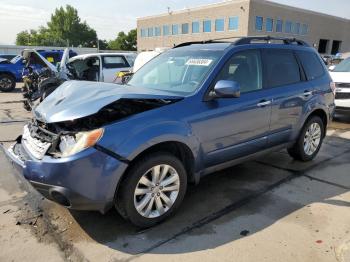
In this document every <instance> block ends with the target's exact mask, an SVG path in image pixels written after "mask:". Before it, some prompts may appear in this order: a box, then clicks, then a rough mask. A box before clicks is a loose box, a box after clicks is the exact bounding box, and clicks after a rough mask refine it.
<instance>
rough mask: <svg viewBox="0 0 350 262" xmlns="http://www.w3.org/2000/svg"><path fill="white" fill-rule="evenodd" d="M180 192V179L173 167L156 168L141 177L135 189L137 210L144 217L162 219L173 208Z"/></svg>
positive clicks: (158, 166)
mask: <svg viewBox="0 0 350 262" xmlns="http://www.w3.org/2000/svg"><path fill="white" fill-rule="evenodd" d="M179 190H180V177H179V174H178V173H177V171H176V170H175V169H174V168H173V167H172V166H170V165H165V164H163V165H157V166H154V167H152V168H151V169H149V170H148V171H147V172H145V173H144V174H143V175H142V176H141V178H140V180H139V182H138V184H137V186H136V188H135V192H134V205H135V208H136V210H137V212H138V213H139V214H140V215H141V216H143V217H146V218H156V217H160V216H162V215H163V214H165V213H166V212H167V211H168V210H169V209H170V208H171V207H172V206H173V204H174V203H175V201H176V199H177V197H178V194H179Z"/></svg>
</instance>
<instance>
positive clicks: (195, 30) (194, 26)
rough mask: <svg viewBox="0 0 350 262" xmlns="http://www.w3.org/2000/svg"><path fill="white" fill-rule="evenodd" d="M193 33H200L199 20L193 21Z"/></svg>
mask: <svg viewBox="0 0 350 262" xmlns="http://www.w3.org/2000/svg"><path fill="white" fill-rule="evenodd" d="M192 33H194V34H196V33H199V22H192Z"/></svg>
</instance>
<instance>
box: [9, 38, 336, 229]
mask: <svg viewBox="0 0 350 262" xmlns="http://www.w3.org/2000/svg"><path fill="white" fill-rule="evenodd" d="M333 111H334V84H333V83H332V80H331V78H330V76H329V74H328V72H327V69H326V68H325V66H324V64H323V62H322V60H321V58H320V57H319V55H318V54H317V53H316V51H315V50H314V48H312V47H309V46H308V45H307V44H306V43H304V42H303V41H300V40H296V39H285V38H271V37H248V38H241V39H238V40H235V42H223V40H220V41H207V42H192V43H184V44H181V45H179V46H176V47H175V48H173V49H171V50H169V51H167V52H165V53H163V54H161V55H160V56H158V57H156V58H154V59H153V60H151V61H150V62H148V63H147V64H146V65H144V66H143V67H142V68H141V69H140V70H139V71H137V72H136V73H135V74H134V75H133V76H132V78H131V79H130V80H129V81H128V83H127V84H126V85H113V84H103V83H94V82H82V81H80V82H78V81H71V82H66V83H64V84H63V85H62V86H60V87H59V88H58V89H57V90H55V91H54V92H53V93H52V94H51V95H50V96H49V97H47V98H46V99H45V100H44V101H43V102H42V103H41V104H40V105H39V106H38V107H37V108H36V109H35V110H34V115H35V117H34V118H33V120H32V121H31V122H30V123H28V124H27V125H26V126H25V127H24V131H23V135H22V136H20V137H19V138H18V139H17V143H16V144H15V145H13V146H11V147H10V148H9V149H7V150H6V154H7V156H8V158H9V160H10V161H11V162H12V164H13V166H14V168H15V169H16V170H17V171H18V172H20V173H21V174H23V175H24V177H25V178H26V179H27V180H28V181H29V182H30V183H31V184H32V185H33V187H34V188H36V189H37V190H38V191H39V192H41V193H42V194H43V195H44V196H45V197H47V198H48V199H51V200H53V201H55V202H57V203H59V204H61V205H64V206H66V207H69V208H72V209H80V210H99V211H100V212H106V211H107V210H108V209H110V208H111V207H113V206H115V207H116V208H117V210H118V211H119V213H120V214H121V215H122V216H123V217H125V218H126V219H129V220H130V221H131V222H132V223H133V224H135V225H137V226H140V227H149V226H152V225H155V224H157V223H159V222H161V221H163V220H164V219H165V218H167V217H169V216H170V215H172V214H173V213H174V212H175V211H176V209H177V208H178V207H179V206H180V204H181V202H182V201H183V199H184V196H185V193H186V188H187V184H188V183H189V182H194V183H198V182H199V180H200V178H201V177H202V176H204V175H206V174H209V173H213V172H215V171H217V170H220V169H223V168H227V167H229V166H232V165H235V164H238V163H241V162H242V161H245V160H247V159H250V158H252V157H256V156H261V155H262V154H266V153H268V152H271V151H275V150H280V149H283V148H286V149H287V150H288V152H289V154H290V155H291V156H292V157H293V158H295V159H297V160H300V161H311V160H312V159H313V158H314V157H315V156H316V155H317V153H318V152H319V150H320V147H321V145H322V141H323V139H324V137H325V133H326V127H327V124H328V123H329V122H330V121H331V119H332V115H333Z"/></svg>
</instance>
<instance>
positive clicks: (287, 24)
mask: <svg viewBox="0 0 350 262" xmlns="http://www.w3.org/2000/svg"><path fill="white" fill-rule="evenodd" d="M284 31H285V32H286V33H287V34H289V33H291V32H292V22H291V21H287V22H286V26H285V29H284Z"/></svg>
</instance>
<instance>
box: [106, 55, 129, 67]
mask: <svg viewBox="0 0 350 262" xmlns="http://www.w3.org/2000/svg"><path fill="white" fill-rule="evenodd" d="M103 67H104V68H123V67H129V64H128V62H127V61H126V59H125V58H124V57H122V56H104V57H103Z"/></svg>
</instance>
